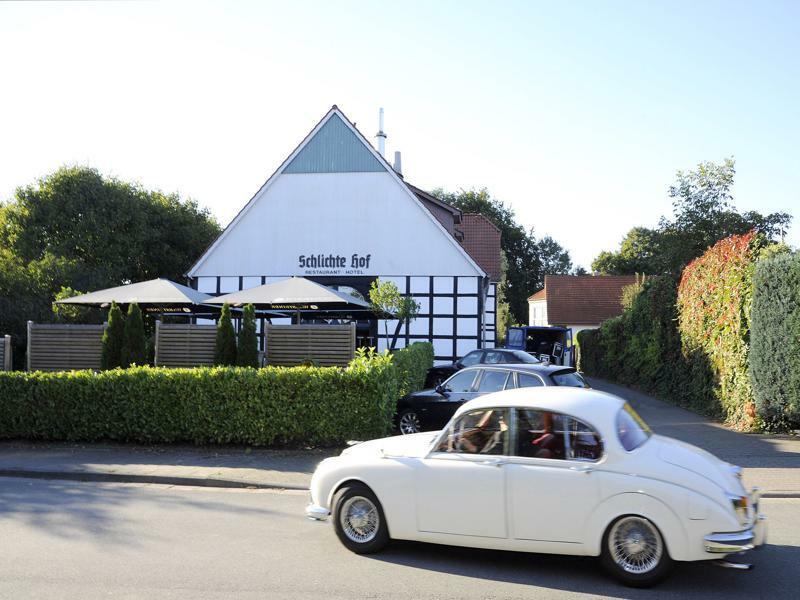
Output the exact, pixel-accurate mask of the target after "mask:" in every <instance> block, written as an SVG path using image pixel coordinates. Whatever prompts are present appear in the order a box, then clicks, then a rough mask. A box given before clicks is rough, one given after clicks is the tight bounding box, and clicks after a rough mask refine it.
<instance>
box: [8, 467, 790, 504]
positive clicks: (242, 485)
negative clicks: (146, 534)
mask: <svg viewBox="0 0 800 600" xmlns="http://www.w3.org/2000/svg"><path fill="white" fill-rule="evenodd" d="M0 477H17V478H20V479H50V480H63V481H92V482H98V483H155V484H159V485H181V486H190V487H213V488H238V489H257V490H300V491H308V488H307V487H306V486H302V485H296V484H291V483H257V482H249V481H236V480H233V479H215V478H213V477H172V476H169V475H133V474H126V473H91V472H82V473H79V472H74V473H70V472H63V471H30V470H25V469H0ZM798 497H800V494H798Z"/></svg>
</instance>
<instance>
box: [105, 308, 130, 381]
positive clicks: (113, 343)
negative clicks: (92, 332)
mask: <svg viewBox="0 0 800 600" xmlns="http://www.w3.org/2000/svg"><path fill="white" fill-rule="evenodd" d="M124 337H125V322H124V320H123V318H122V311H121V310H120V308H119V306H117V303H116V302H113V301H112V302H111V308H109V309H108V324H107V325H106V329H105V331H104V332H103V351H102V354H101V356H100V366H101V368H103V369H115V368H117V367H119V366H121V365H122V344H123V342H124Z"/></svg>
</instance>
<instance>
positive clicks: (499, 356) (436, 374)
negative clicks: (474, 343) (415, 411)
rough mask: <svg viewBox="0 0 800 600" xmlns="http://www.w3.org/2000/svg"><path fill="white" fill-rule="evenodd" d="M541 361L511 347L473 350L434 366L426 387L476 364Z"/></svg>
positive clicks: (535, 362)
mask: <svg viewBox="0 0 800 600" xmlns="http://www.w3.org/2000/svg"><path fill="white" fill-rule="evenodd" d="M540 362H541V361H540V360H539V359H538V358H536V357H535V356H533V355H531V354H528V353H527V352H525V351H524V350H512V349H509V348H482V349H480V350H473V351H472V352H470V353H468V354H465V355H464V356H463V357H462V358H459V359H458V360H457V361H456V362H454V363H453V364H452V365H442V366H438V367H432V368H431V369H429V370H428V374H427V375H426V377H425V387H426V388H434V387H436V386H437V385H439V384H440V383H442V382H443V381H444V380H445V379H447V378H448V377H450V376H451V375H453V374H454V373H457V372H458V371H460V370H461V369H466V368H467V367H472V366H475V365H497V364H503V365H516V364H530V365H532V364H538V363H540Z"/></svg>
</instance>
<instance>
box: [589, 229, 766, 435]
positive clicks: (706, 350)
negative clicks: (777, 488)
mask: <svg viewBox="0 0 800 600" xmlns="http://www.w3.org/2000/svg"><path fill="white" fill-rule="evenodd" d="M762 252H763V238H760V237H758V236H754V235H753V234H747V235H744V236H732V237H729V238H726V239H724V240H722V241H720V242H718V243H717V244H715V245H714V246H712V247H711V248H709V249H708V250H707V251H706V253H705V254H703V256H701V257H700V258H698V259H696V260H694V261H693V262H692V263H690V264H689V265H688V266H687V267H686V269H685V270H684V272H683V275H682V277H681V280H680V285H676V282H675V281H674V280H673V279H672V278H671V277H666V276H665V277H657V278H652V279H648V281H647V282H646V283H645V284H644V286H643V287H642V291H641V292H640V293H639V294H637V295H636V296H635V297H634V298H633V300H632V302H631V303H630V306H629V307H628V308H627V309H626V310H625V312H624V313H623V314H622V315H621V316H620V317H617V318H615V319H611V320H609V321H606V322H605V323H603V325H602V326H601V327H600V329H599V330H597V331H593V332H586V333H583V332H582V333H581V334H580V343H581V367H582V368H583V370H584V371H585V372H586V373H587V374H589V375H596V376H599V377H605V378H608V379H611V380H615V381H618V382H620V383H624V384H629V385H633V386H636V387H638V388H640V389H643V390H645V391H648V392H651V393H653V394H655V395H656V396H658V397H660V398H662V399H663V400H667V401H670V402H673V403H675V404H678V405H680V406H685V407H687V408H690V409H692V410H694V411H697V412H700V413H703V414H707V415H710V416H714V417H719V418H722V419H724V420H725V421H726V422H727V423H728V424H730V425H732V426H734V427H736V428H739V429H745V430H747V429H754V428H757V427H759V422H758V420H757V418H756V407H755V404H754V400H753V390H752V387H751V384H750V376H749V373H748V347H749V343H750V307H751V303H752V297H753V285H754V284H753V273H754V271H755V265H756V261H757V260H758V258H759V256H760V255H761V254H762Z"/></svg>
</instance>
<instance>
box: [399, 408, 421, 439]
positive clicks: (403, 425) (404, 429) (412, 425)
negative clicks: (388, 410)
mask: <svg viewBox="0 0 800 600" xmlns="http://www.w3.org/2000/svg"><path fill="white" fill-rule="evenodd" d="M398 427H399V429H400V433H402V434H403V435H408V434H409V433H419V432H420V431H422V426H421V425H420V422H419V416H418V415H417V413H415V412H414V411H412V410H408V411H406V412H404V413H403V414H402V415H400V422H399V423H398Z"/></svg>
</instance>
